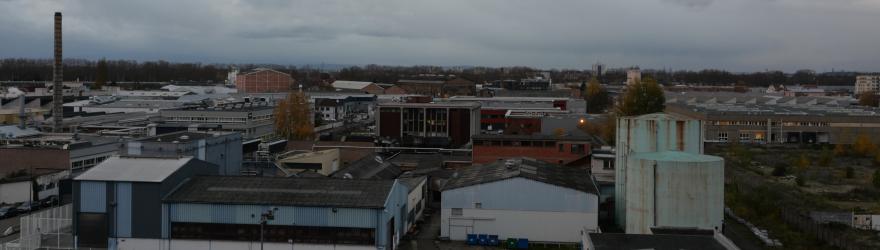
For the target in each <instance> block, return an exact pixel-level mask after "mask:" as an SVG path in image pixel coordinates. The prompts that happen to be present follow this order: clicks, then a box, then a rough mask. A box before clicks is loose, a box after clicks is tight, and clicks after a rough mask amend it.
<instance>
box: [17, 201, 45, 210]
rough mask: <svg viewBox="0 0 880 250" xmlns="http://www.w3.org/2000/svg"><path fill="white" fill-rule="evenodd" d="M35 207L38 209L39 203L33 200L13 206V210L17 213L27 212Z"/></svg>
mask: <svg viewBox="0 0 880 250" xmlns="http://www.w3.org/2000/svg"><path fill="white" fill-rule="evenodd" d="M37 209H40V203H37V202H33V201H27V202H22V203H21V205H18V206H17V207H15V210H16V211H17V212H18V213H27V212H30V211H34V210H37Z"/></svg>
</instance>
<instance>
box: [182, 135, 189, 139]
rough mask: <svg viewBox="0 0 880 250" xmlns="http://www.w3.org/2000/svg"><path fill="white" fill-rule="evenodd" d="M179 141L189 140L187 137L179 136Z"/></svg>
mask: <svg viewBox="0 0 880 250" xmlns="http://www.w3.org/2000/svg"><path fill="white" fill-rule="evenodd" d="M180 139H181V140H189V136H188V135H181V136H180Z"/></svg>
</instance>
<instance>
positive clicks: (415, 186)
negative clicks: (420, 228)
mask: <svg viewBox="0 0 880 250" xmlns="http://www.w3.org/2000/svg"><path fill="white" fill-rule="evenodd" d="M400 183H402V184H403V185H405V186H406V187H407V188H408V190H409V194H408V195H407V198H406V211H407V214H406V228H407V230H409V229H411V228H413V226H415V223H416V222H417V221H420V220H422V215H423V214H424V212H425V205H427V204H426V203H425V199H427V198H428V177H427V176H417V177H401V178H400Z"/></svg>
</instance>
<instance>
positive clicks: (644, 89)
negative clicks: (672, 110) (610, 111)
mask: <svg viewBox="0 0 880 250" xmlns="http://www.w3.org/2000/svg"><path fill="white" fill-rule="evenodd" d="M665 107H666V97H665V96H664V95H663V89H661V88H660V84H658V83H657V81H655V80H654V79H653V78H651V77H647V76H646V77H644V78H642V81H641V82H638V83H635V84H632V85H629V86H627V88H626V90H625V92H624V93H623V96H621V97H620V100H619V102H618V104H617V106H616V111H617V114H618V115H620V116H634V115H643V114H650V113H657V112H663V109H664V108H665Z"/></svg>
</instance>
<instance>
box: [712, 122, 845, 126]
mask: <svg viewBox="0 0 880 250" xmlns="http://www.w3.org/2000/svg"><path fill="white" fill-rule="evenodd" d="M709 124H711V125H715V126H762V127H766V126H767V122H766V121H710V122H709ZM781 124H782V126H784V127H827V126H830V125H831V123H829V122H782V123H781ZM770 126H773V127H778V126H780V122H778V121H774V122H771V123H770Z"/></svg>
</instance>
